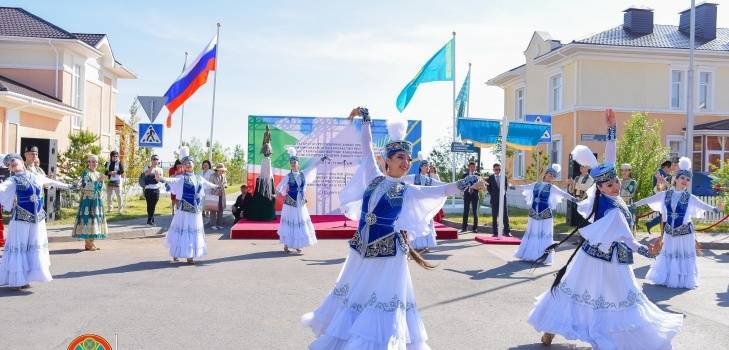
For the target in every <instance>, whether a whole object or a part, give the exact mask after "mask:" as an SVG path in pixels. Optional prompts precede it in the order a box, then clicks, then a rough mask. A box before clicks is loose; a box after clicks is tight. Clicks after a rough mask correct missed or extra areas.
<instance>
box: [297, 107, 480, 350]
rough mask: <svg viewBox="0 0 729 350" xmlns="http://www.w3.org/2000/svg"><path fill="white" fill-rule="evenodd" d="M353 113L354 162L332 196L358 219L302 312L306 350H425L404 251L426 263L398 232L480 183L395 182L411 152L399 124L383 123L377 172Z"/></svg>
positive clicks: (419, 224) (412, 228)
mask: <svg viewBox="0 0 729 350" xmlns="http://www.w3.org/2000/svg"><path fill="white" fill-rule="evenodd" d="M355 115H361V116H362V117H363V120H364V122H363V123H362V151H363V154H362V162H361V163H360V166H359V168H358V169H357V172H356V173H355V175H354V176H353V178H352V181H351V182H350V183H349V184H348V185H347V186H346V187H345V189H344V190H343V191H342V192H341V193H340V200H341V203H342V205H343V209H344V210H345V213H346V215H347V216H348V217H350V218H351V219H352V220H356V221H358V222H359V224H358V229H357V231H356V233H355V235H354V238H352V240H350V241H349V248H350V249H349V254H348V256H347V260H346V261H345V262H344V266H343V267H342V270H341V272H340V273H339V277H338V278H337V281H336V283H335V286H334V289H333V290H332V291H331V292H330V293H329V295H328V296H327V297H326V299H325V300H324V302H323V303H322V304H321V305H320V306H319V308H318V309H316V311H314V312H312V313H308V314H306V315H304V316H303V317H302V322H303V323H304V324H305V325H306V326H308V327H311V328H312V330H313V331H314V333H315V334H316V337H317V339H316V340H315V341H314V342H313V343H311V345H310V346H309V349H331V350H334V349H337V350H341V349H345V350H362V349H365V350H390V349H403V350H405V349H408V350H417V349H429V347H428V345H427V344H426V340H427V335H426V332H425V326H424V325H423V322H422V320H421V319H420V314H419V313H418V310H417V307H416V304H415V296H414V292H413V286H412V281H411V279H410V271H409V269H408V263H407V261H408V255H409V256H410V257H411V258H412V259H413V260H414V261H416V262H417V263H418V264H419V265H421V266H424V267H431V268H432V265H430V264H428V263H427V262H426V261H425V260H423V258H422V257H421V256H420V255H419V254H418V253H417V252H415V251H414V250H413V249H410V248H409V245H408V243H407V237H405V236H406V235H407V232H423V231H425V230H427V226H428V224H429V220H430V219H431V218H432V217H433V216H434V215H435V214H436V213H437V211H438V210H439V209H440V207H441V206H442V205H443V203H444V202H445V199H446V197H447V196H448V195H452V194H456V193H459V192H462V191H463V190H464V189H466V188H467V187H468V186H470V185H471V184H476V185H477V186H483V183H482V182H481V183H478V182H477V181H478V178H477V177H476V176H471V177H469V178H467V179H463V180H459V181H458V182H457V183H451V184H447V185H441V186H432V187H422V186H415V185H409V184H406V183H404V182H402V176H403V175H405V174H406V173H407V171H408V170H409V169H410V152H411V149H412V144H411V143H410V142H407V141H403V140H404V137H405V132H406V129H407V128H406V126H407V124H406V122H402V123H390V124H389V125H388V132H389V133H390V140H391V141H390V142H389V143H388V144H387V145H386V146H385V152H386V154H384V158H385V174H383V173H382V172H381V171H380V170H379V168H378V167H377V164H376V161H375V156H374V154H373V151H372V144H371V140H372V135H371V131H370V121H369V116H368V113H367V110H366V109H365V108H356V109H355V110H353V111H352V114H351V115H350V116H355Z"/></svg>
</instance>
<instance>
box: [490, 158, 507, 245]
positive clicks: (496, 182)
mask: <svg viewBox="0 0 729 350" xmlns="http://www.w3.org/2000/svg"><path fill="white" fill-rule="evenodd" d="M501 176H503V175H501V165H500V164H498V163H496V164H494V173H493V174H492V175H490V176H489V178H488V179H487V180H486V186H488V192H489V196H490V197H491V200H490V202H491V203H490V204H491V220H492V221H491V232H492V233H493V234H494V237H495V236H497V235H498V233H499V200H500V199H502V198H503V200H504V236H506V237H511V228H510V227H509V211H508V210H507V209H506V191H504V193H500V192H501V187H500V181H501ZM508 180H509V179H504V183H505V185H504V189H507V188H509V181H508Z"/></svg>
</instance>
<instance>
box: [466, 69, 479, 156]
mask: <svg viewBox="0 0 729 350" xmlns="http://www.w3.org/2000/svg"><path fill="white" fill-rule="evenodd" d="M467 76H468V77H470V76H471V62H468V75H467ZM470 116H471V81H470V80H469V81H468V103H466V118H468V117H470ZM479 165H481V164H479Z"/></svg>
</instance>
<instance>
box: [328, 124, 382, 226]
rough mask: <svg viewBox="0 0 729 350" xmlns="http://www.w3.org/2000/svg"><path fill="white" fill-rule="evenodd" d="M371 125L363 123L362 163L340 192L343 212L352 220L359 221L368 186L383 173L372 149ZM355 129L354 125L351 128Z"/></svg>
mask: <svg viewBox="0 0 729 350" xmlns="http://www.w3.org/2000/svg"><path fill="white" fill-rule="evenodd" d="M370 124H371V123H369V122H363V123H362V132H361V147H362V158H361V159H362V161H361V162H360V164H359V167H358V168H357V171H356V172H355V173H354V175H353V176H352V178H351V179H350V181H349V182H348V183H347V186H345V187H344V188H343V189H342V191H341V192H339V202H340V205H341V210H342V213H343V214H344V215H346V216H347V217H348V218H349V219H351V220H355V221H357V220H359V215H360V210H361V209H362V197H363V196H364V192H365V190H366V189H367V186H368V185H369V184H370V183H371V182H372V180H374V179H375V178H376V177H377V176H382V175H383V174H382V172H381V171H380V169H379V168H378V167H377V161H376V160H375V154H374V151H373V149H372V131H371V129H370V128H371V125H370ZM351 127H352V128H354V127H355V125H354V124H352V126H351Z"/></svg>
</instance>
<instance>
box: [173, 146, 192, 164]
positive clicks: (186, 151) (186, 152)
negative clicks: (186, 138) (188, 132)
mask: <svg viewBox="0 0 729 350" xmlns="http://www.w3.org/2000/svg"><path fill="white" fill-rule="evenodd" d="M177 156H178V157H179V159H180V163H182V164H185V163H190V162H192V158H190V148H188V147H187V146H181V147H180V149H178V150H177Z"/></svg>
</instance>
